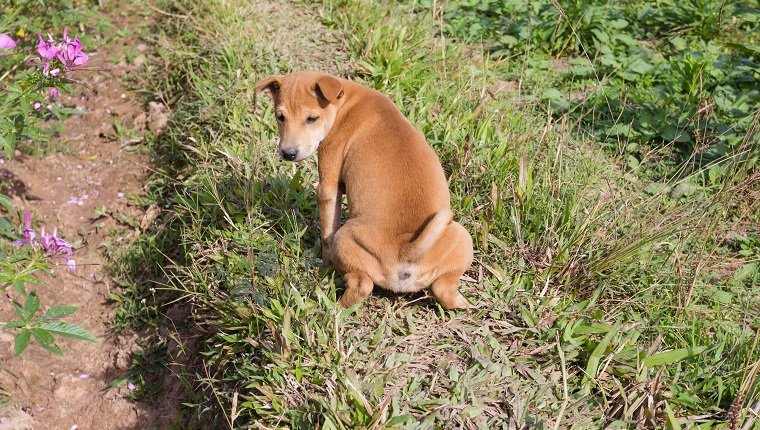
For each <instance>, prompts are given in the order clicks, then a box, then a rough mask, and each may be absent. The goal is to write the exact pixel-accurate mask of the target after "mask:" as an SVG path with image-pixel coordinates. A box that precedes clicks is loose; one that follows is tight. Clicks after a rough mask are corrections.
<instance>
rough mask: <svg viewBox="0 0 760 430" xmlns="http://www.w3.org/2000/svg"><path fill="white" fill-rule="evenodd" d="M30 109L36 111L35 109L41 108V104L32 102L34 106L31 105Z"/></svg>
mask: <svg viewBox="0 0 760 430" xmlns="http://www.w3.org/2000/svg"><path fill="white" fill-rule="evenodd" d="M32 107H33V108H34V110H37V109H39V108H41V107H42V103H40V102H34V104H33V105H32Z"/></svg>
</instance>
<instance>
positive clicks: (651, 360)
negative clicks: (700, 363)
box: [642, 346, 707, 367]
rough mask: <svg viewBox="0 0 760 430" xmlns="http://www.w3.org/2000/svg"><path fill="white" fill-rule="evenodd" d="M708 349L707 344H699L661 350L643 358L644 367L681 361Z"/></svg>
mask: <svg viewBox="0 0 760 430" xmlns="http://www.w3.org/2000/svg"><path fill="white" fill-rule="evenodd" d="M706 349H707V347H706V346H697V347H694V348H679V349H674V350H672V351H666V352H660V353H657V354H654V355H650V356H649V357H647V358H645V359H644V360H642V364H643V365H644V367H655V366H661V365H663V364H670V363H675V362H676V361H681V360H683V359H684V358H687V357H693V356H695V355H699V354H701V353H703V352H704V351H705V350H706Z"/></svg>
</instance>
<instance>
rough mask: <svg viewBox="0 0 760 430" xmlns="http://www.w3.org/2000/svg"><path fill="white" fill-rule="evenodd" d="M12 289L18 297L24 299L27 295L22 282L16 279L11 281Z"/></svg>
mask: <svg viewBox="0 0 760 430" xmlns="http://www.w3.org/2000/svg"><path fill="white" fill-rule="evenodd" d="M13 289H14V290H16V292H17V293H19V294H20V295H22V296H24V297H26V296H27V295H28V293H27V292H26V287H24V281H22V280H20V279H17V280H15V281H13Z"/></svg>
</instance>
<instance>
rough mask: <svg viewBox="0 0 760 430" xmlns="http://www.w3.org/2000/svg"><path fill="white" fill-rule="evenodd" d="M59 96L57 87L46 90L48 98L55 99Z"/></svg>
mask: <svg viewBox="0 0 760 430" xmlns="http://www.w3.org/2000/svg"><path fill="white" fill-rule="evenodd" d="M60 96H61V92H60V91H58V88H56V87H52V88H50V89H49V90H48V95H47V98H48V100H55V99H57V98H58V97H60Z"/></svg>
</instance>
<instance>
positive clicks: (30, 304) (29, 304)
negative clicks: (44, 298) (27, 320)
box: [24, 293, 40, 317]
mask: <svg viewBox="0 0 760 430" xmlns="http://www.w3.org/2000/svg"><path fill="white" fill-rule="evenodd" d="M38 310H40V298H39V297H37V294H35V293H32V294H30V295H29V297H27V298H26V303H24V312H26V315H27V316H29V317H32V316H34V314H36V313H37V311H38Z"/></svg>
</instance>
